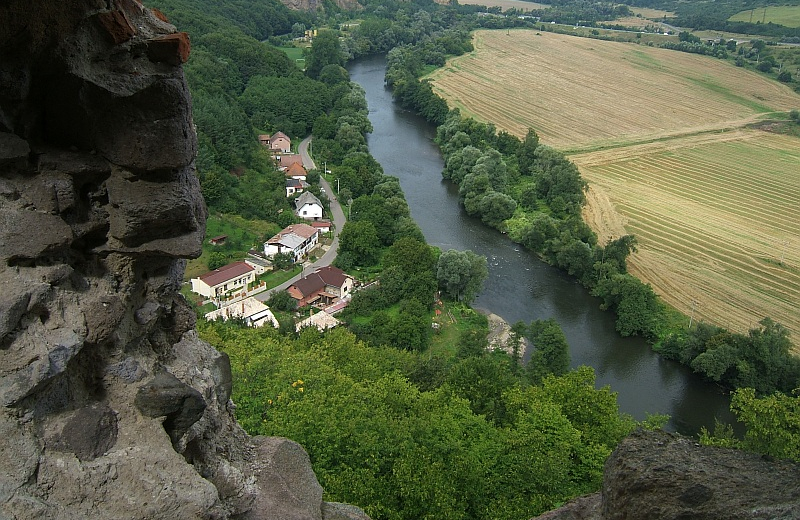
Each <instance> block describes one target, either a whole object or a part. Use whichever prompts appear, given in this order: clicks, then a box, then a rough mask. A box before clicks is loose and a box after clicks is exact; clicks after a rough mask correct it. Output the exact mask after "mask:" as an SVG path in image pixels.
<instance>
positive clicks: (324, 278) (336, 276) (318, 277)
mask: <svg viewBox="0 0 800 520" xmlns="http://www.w3.org/2000/svg"><path fill="white" fill-rule="evenodd" d="M347 278H349V276H347V275H346V274H345V272H344V271H342V270H341V269H339V268H336V267H333V266H327V267H321V268H319V269H317V270H316V271H314V272H313V273H311V274H310V275H308V276H306V277H304V278H300V279H299V280H297V281H296V282H295V283H293V284H292V286H293V287H294V288H295V289H296V290H297V291H298V292H299V293H300V294H301V295H302V296H303V298H305V297H307V296H310V295H312V294H314V293H315V292H319V291H322V290H324V289H325V287H326V286H328V285H330V286H333V287H341V286H342V285H343V284H344V281H345V280H346V279H347Z"/></svg>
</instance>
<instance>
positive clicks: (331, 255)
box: [255, 136, 346, 302]
mask: <svg viewBox="0 0 800 520" xmlns="http://www.w3.org/2000/svg"><path fill="white" fill-rule="evenodd" d="M310 144H311V136H308V137H306V138H305V139H303V140H302V141H301V142H300V145H299V146H298V147H297V151H298V153H299V154H300V157H301V158H302V159H303V167H304V168H305V169H306V170H314V169H316V165H315V164H314V160H313V159H312V158H311V156H310V155H309V154H308V148H309V145H310ZM319 184H320V186H322V189H323V190H325V194H326V195H327V196H328V200H329V201H330V207H331V213H332V215H329V216H330V217H332V219H331V221H332V222H333V242H332V243H331V247H330V248H329V249H328V250H327V251H326V252H325V254H324V255H322V257H321V258H318V259H317V261H316V262H313V263H309V262H304V263H303V271H302V272H301V273H300V274H298V275H297V276H295V277H293V278H291V279H290V280H288V281H286V282H284V283H282V284H280V285H279V286H277V287H273V288H272V289H268V290H266V291H264V292H262V293H259V294H257V295H256V296H255V298H256V299H258V300H260V301H262V302H263V301H266V300H268V299H269V298H270V296H272V294H273V293H276V292H280V291H285V290H286V289H287V288H288V287H289V286H290V285H292V284H293V283H295V282H296V281H297V280H299V279H300V278H301V277H302V276H303V275H305V274H308V273H312V272H314V270H315V269H318V268H320V267H325V266H328V265H331V264H332V263H333V261H334V260H335V259H336V250H337V249H338V248H339V233H340V232H341V231H342V228H343V227H344V223H345V221H346V219H345V217H344V211H342V206H341V204H339V201H338V200H337V199H336V194H335V193H334V192H333V190H332V189H331V186H330V184H328V181H327V180H325V177H323V176H322V175H320V176H319Z"/></svg>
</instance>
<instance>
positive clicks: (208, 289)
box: [191, 262, 256, 298]
mask: <svg viewBox="0 0 800 520" xmlns="http://www.w3.org/2000/svg"><path fill="white" fill-rule="evenodd" d="M255 280H256V273H255V269H253V268H252V267H251V266H249V265H247V264H246V263H244V262H233V263H232V264H228V265H223V266H222V267H220V268H219V269H214V270H213V271H209V272H207V273H206V274H204V275H201V276H200V277H198V278H192V280H191V282H192V292H195V293H197V294H200V295H202V296H205V297H206V298H219V297H220V296H222V295H223V294H225V293H227V292H230V291H235V290H238V289H243V288H246V287H247V284H249V283H252V282H254V281H255Z"/></svg>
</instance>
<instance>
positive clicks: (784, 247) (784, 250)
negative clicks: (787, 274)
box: [781, 240, 788, 265]
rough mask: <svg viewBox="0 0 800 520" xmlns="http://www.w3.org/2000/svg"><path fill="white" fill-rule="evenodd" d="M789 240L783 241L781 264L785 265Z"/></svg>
mask: <svg viewBox="0 0 800 520" xmlns="http://www.w3.org/2000/svg"><path fill="white" fill-rule="evenodd" d="M787 242H788V240H784V241H783V249H782V250H781V265H783V259H784V258H785V257H786V243H787Z"/></svg>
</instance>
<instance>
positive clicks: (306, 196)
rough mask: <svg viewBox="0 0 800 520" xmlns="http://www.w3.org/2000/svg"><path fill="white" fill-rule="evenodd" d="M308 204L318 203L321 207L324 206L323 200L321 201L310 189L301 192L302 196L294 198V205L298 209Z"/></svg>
mask: <svg viewBox="0 0 800 520" xmlns="http://www.w3.org/2000/svg"><path fill="white" fill-rule="evenodd" d="M306 204H316V205H317V206H319V207H320V208H321V207H322V203H321V202H320V201H319V199H318V198H317V197H316V196H314V194H313V193H311V192H310V191H304V192H303V193H301V194H300V196H299V197H297V198H296V199H295V200H294V207H295V208H296V209H300V208H302V207H303V206H305V205H306ZM312 227H313V226H312Z"/></svg>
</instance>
